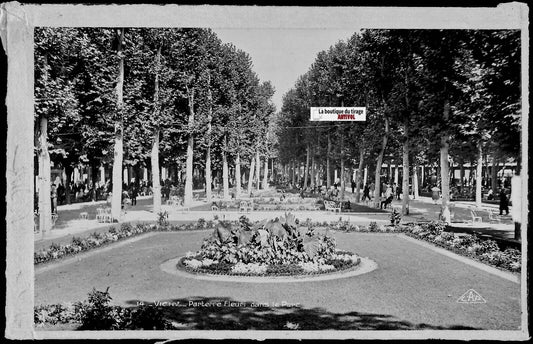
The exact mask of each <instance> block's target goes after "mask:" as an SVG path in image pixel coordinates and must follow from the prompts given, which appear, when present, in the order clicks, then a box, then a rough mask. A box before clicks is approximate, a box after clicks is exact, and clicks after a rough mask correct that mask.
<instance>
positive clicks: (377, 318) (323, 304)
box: [35, 232, 520, 330]
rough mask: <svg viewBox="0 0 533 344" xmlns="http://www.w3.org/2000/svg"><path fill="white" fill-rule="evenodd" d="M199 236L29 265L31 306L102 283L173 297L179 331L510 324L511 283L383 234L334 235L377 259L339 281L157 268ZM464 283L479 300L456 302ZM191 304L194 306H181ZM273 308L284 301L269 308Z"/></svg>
mask: <svg viewBox="0 0 533 344" xmlns="http://www.w3.org/2000/svg"><path fill="white" fill-rule="evenodd" d="M206 235H207V233H206V232H186V233H158V234H156V235H153V236H149V237H147V238H145V239H142V240H138V241H135V242H131V243H127V244H124V245H121V246H119V247H116V248H115V249H112V250H106V251H103V252H98V251H94V253H93V254H91V255H88V256H85V257H84V258H83V259H78V260H73V261H71V262H63V263H58V264H56V265H55V267H52V268H51V267H50V266H48V267H47V269H46V270H45V271H43V272H40V271H39V266H37V267H36V271H35V304H36V305H38V304H45V303H56V302H66V301H79V300H85V299H86V297H87V293H88V292H89V291H90V290H91V289H92V288H93V287H95V288H96V289H98V290H105V288H107V287H109V291H110V294H111V296H112V297H113V302H114V303H115V304H121V305H136V304H137V302H138V301H142V302H144V303H145V304H150V303H154V302H158V301H173V302H174V304H173V305H171V306H169V307H166V308H165V310H166V312H167V313H168V315H169V317H171V318H173V319H174V320H175V321H177V322H178V323H180V324H183V326H184V329H283V326H284V325H285V324H286V323H287V321H290V322H292V323H295V324H299V326H300V327H299V328H300V329H376V330H380V329H421V328H429V329H461V328H464V329H468V328H475V329H491V330H496V329H498V330H499V329H518V328H519V326H520V285H519V284H516V283H513V282H510V281H507V280H504V279H502V278H500V277H497V276H494V275H491V274H489V273H486V272H484V271H481V270H479V269H477V268H475V267H471V266H468V265H466V264H464V263H461V262H459V261H457V260H454V259H452V258H449V257H445V256H443V255H441V254H439V253H437V252H434V251H432V250H430V249H428V248H425V247H422V246H420V245H418V244H416V243H413V242H409V241H407V240H404V239H402V238H400V237H396V236H391V235H381V234H365V233H335V237H336V239H337V244H338V248H339V249H345V250H350V251H352V252H356V253H358V254H359V255H361V256H366V257H369V258H371V259H372V260H374V261H375V262H376V263H377V264H378V268H377V269H376V270H374V271H372V272H370V273H367V274H364V275H360V276H355V277H351V278H345V279H339V280H331V281H317V282H309V283H292V284H291V283H277V284H272V283H265V284H250V283H236V282H218V281H217V282H215V281H201V280H195V279H191V278H184V277H179V276H175V275H170V274H167V273H164V272H162V271H161V270H160V268H159V265H160V264H161V263H162V262H163V261H165V260H167V259H170V258H173V257H176V256H181V255H184V254H185V253H186V252H187V251H192V250H196V249H198V248H199V247H200V245H201V242H202V239H203V238H204V237H205V236H206ZM469 289H474V290H475V291H477V292H478V293H479V294H480V295H482V296H483V298H484V299H485V300H486V301H487V302H486V303H481V304H462V303H458V302H457V299H458V298H459V297H460V296H461V295H463V294H464V293H465V292H466V291H467V290H469ZM194 300H196V301H198V302H202V301H203V302H204V304H203V306H202V304H201V303H199V304H194V305H192V304H190V302H191V301H194ZM216 302H221V303H222V304H221V305H217V304H216ZM224 302H235V303H236V304H234V305H233V306H231V305H228V304H226V305H224ZM178 303H179V304H178ZM206 303H209V305H208V306H205V305H206ZM213 303H214V304H213ZM276 304H277V305H276ZM283 304H285V306H291V305H292V306H294V307H279V306H282V305H283ZM243 305H244V306H243Z"/></svg>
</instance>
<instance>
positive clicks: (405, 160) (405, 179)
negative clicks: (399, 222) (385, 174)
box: [402, 118, 409, 215]
mask: <svg viewBox="0 0 533 344" xmlns="http://www.w3.org/2000/svg"><path fill="white" fill-rule="evenodd" d="M403 129H404V132H405V133H404V135H405V137H404V141H403V147H402V148H403V149H402V153H403V154H402V165H403V171H402V172H403V176H402V189H403V195H402V196H403V197H402V214H403V215H409V120H408V119H407V118H406V119H405V120H404V124H403Z"/></svg>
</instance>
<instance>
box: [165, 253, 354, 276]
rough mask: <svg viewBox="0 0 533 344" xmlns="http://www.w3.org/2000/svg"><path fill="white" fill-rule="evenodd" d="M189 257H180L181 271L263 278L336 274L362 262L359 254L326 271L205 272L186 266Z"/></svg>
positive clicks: (208, 274)
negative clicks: (185, 261)
mask: <svg viewBox="0 0 533 344" xmlns="http://www.w3.org/2000/svg"><path fill="white" fill-rule="evenodd" d="M343 253H350V254H353V253H351V252H343ZM186 258H187V257H180V258H179V260H178V263H177V264H176V268H177V269H178V270H180V271H184V272H187V273H189V274H192V275H207V276H229V277H261V278H272V277H296V276H317V275H327V274H335V273H341V272H347V271H349V270H352V269H356V268H357V267H359V265H360V264H361V257H359V256H357V263H354V264H352V265H350V266H348V267H346V268H343V269H341V270H337V269H335V270H325V271H305V270H302V272H299V273H298V272H295V273H270V274H266V273H265V274H252V273H250V274H239V273H231V272H225V271H223V272H218V271H216V270H215V271H212V272H211V271H210V272H204V271H203V270H202V269H194V268H190V267H188V266H186V265H185V264H184V263H183V261H184V260H185V259H186Z"/></svg>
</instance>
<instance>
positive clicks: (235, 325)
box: [126, 297, 477, 330]
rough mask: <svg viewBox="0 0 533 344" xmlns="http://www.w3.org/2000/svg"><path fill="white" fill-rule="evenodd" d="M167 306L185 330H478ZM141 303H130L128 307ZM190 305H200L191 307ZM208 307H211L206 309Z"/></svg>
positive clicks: (225, 306) (321, 313)
mask: <svg viewBox="0 0 533 344" xmlns="http://www.w3.org/2000/svg"><path fill="white" fill-rule="evenodd" d="M164 301H166V302H167V305H164V306H163V305H159V306H157V305H156V306H157V307H158V308H159V309H161V311H162V312H163V314H164V317H165V319H167V320H169V321H171V322H174V323H175V324H177V325H178V328H177V329H181V328H183V329H184V330H289V329H297V330H476V329H477V328H474V327H469V326H463V325H453V326H436V325H429V324H425V323H421V324H413V323H410V322H408V321H402V320H399V319H396V318H395V317H393V316H391V315H386V314H373V313H363V312H349V313H332V312H328V311H326V310H324V309H322V308H312V309H306V308H300V307H286V306H285V307H281V306H279V307H276V306H274V305H264V306H259V305H258V303H257V302H252V301H237V300H233V299H231V298H225V297H222V298H210V297H190V298H187V299H185V298H184V299H173V300H164ZM140 302H142V303H144V304H145V305H155V304H154V303H152V302H148V301H141V300H129V301H127V302H126V303H127V304H128V305H129V306H128V307H136V306H137V305H138V304H139V303H140ZM190 302H197V303H198V304H195V305H191V304H190ZM206 305H208V306H206Z"/></svg>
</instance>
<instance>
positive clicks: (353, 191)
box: [352, 179, 355, 193]
mask: <svg viewBox="0 0 533 344" xmlns="http://www.w3.org/2000/svg"><path fill="white" fill-rule="evenodd" d="M352 193H355V180H353V179H352Z"/></svg>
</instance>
